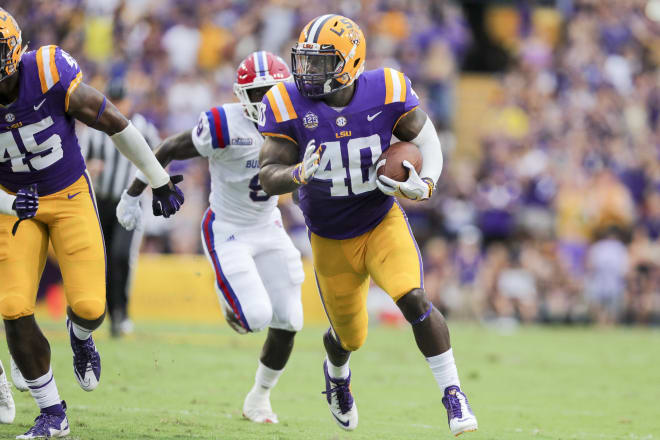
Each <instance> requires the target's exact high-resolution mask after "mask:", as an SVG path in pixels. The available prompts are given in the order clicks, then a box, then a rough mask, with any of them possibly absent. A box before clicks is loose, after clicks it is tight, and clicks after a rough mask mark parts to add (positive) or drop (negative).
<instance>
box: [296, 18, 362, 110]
mask: <svg viewBox="0 0 660 440" xmlns="http://www.w3.org/2000/svg"><path fill="white" fill-rule="evenodd" d="M366 54H367V42H366V40H365V38H364V34H363V33H362V31H361V30H360V27H359V26H358V25H357V24H356V23H355V22H354V21H353V20H351V19H350V18H346V17H343V16H341V15H336V14H326V15H322V16H320V17H317V18H315V19H314V20H312V21H310V22H309V23H308V24H307V25H306V26H305V27H304V28H303V30H302V32H301V33H300V38H298V43H297V44H296V45H295V47H294V48H293V49H292V50H291V67H292V68H293V78H294V80H295V82H296V87H297V88H298V90H299V91H300V93H301V94H302V95H303V96H306V97H308V98H320V97H322V96H325V95H327V94H330V93H333V92H336V91H337V90H341V89H343V88H344V87H347V86H349V85H351V84H352V83H353V81H355V80H356V79H357V77H358V76H360V74H361V73H362V71H363V70H364V59H365V56H366Z"/></svg>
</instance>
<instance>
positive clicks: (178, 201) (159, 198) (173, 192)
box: [151, 174, 184, 218]
mask: <svg viewBox="0 0 660 440" xmlns="http://www.w3.org/2000/svg"><path fill="white" fill-rule="evenodd" d="M182 181H183V176H182V175H180V174H178V175H176V176H172V177H171V178H170V182H169V183H168V184H167V185H163V186H159V187H158V188H153V189H152V190H151V192H152V194H153V201H152V203H151V207H152V208H153V211H154V215H155V216H159V215H162V216H163V217H165V218H168V217H169V216H170V215H173V214H174V213H175V212H177V211H178V210H179V208H181V205H183V200H184V198H183V193H182V192H181V190H180V189H179V188H178V187H177V186H176V184H177V183H181V182H182ZM170 183H171V184H172V187H171V188H170Z"/></svg>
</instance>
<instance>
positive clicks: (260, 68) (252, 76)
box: [234, 50, 293, 122]
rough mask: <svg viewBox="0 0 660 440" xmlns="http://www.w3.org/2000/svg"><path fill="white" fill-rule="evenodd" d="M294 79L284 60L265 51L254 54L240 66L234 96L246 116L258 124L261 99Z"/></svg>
mask: <svg viewBox="0 0 660 440" xmlns="http://www.w3.org/2000/svg"><path fill="white" fill-rule="evenodd" d="M292 79H293V76H292V75H291V71H290V70H289V66H287V64H286V62H284V60H283V59H282V58H280V57H278V56H277V55H274V54H272V53H270V52H266V51H263V50H261V51H259V52H253V53H251V54H250V55H248V56H247V58H245V59H244V60H243V61H241V64H240V65H239V66H238V70H237V71H236V82H235V83H234V94H236V96H237V97H238V99H239V101H241V104H243V108H245V116H246V117H247V118H248V119H249V120H251V121H254V122H258V121H259V108H260V107H261V99H262V98H263V96H264V95H265V94H266V92H267V91H268V90H269V89H270V88H271V87H272V86H274V85H275V84H277V83H279V82H282V81H291V80H292Z"/></svg>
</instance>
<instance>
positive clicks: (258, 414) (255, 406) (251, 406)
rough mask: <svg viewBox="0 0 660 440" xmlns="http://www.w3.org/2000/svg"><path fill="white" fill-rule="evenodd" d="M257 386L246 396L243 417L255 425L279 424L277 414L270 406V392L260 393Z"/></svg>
mask: <svg viewBox="0 0 660 440" xmlns="http://www.w3.org/2000/svg"><path fill="white" fill-rule="evenodd" d="M258 386H259V385H255V386H254V388H252V389H251V390H250V392H249V393H248V395H247V396H245V402H243V417H245V418H246V419H248V420H250V421H252V422H255V423H279V420H277V414H275V413H274V412H273V409H272V408H271V406H270V392H260V390H258V389H255V388H256V387H258Z"/></svg>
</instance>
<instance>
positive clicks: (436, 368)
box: [426, 348, 461, 391]
mask: <svg viewBox="0 0 660 440" xmlns="http://www.w3.org/2000/svg"><path fill="white" fill-rule="evenodd" d="M426 362H428V363H429V367H431V372H432V373H433V376H434V377H435V380H436V381H437V382H438V385H439V386H440V389H441V390H442V391H444V390H445V389H446V388H447V387H448V386H451V385H456V386H458V387H460V386H461V382H460V381H459V380H458V371H457V370H456V362H455V361H454V352H453V351H452V349H451V348H450V349H449V350H447V351H445V352H444V353H442V354H439V355H436V356H431V357H427V358H426Z"/></svg>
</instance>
